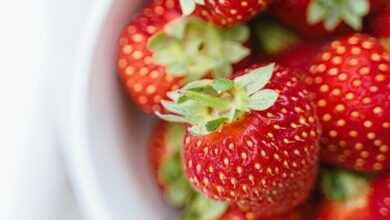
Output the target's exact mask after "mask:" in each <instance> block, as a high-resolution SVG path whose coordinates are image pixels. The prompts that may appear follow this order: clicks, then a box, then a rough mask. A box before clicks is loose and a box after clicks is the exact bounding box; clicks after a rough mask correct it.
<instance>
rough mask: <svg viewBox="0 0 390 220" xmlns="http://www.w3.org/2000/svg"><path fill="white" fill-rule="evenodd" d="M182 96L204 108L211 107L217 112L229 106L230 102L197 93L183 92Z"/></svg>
mask: <svg viewBox="0 0 390 220" xmlns="http://www.w3.org/2000/svg"><path fill="white" fill-rule="evenodd" d="M184 95H185V96H186V97H188V98H190V99H193V100H195V101H197V102H199V103H202V104H203V105H205V106H208V107H212V108H215V109H217V110H225V109H227V108H228V107H229V105H230V102H229V101H227V100H223V99H221V98H218V97H213V96H211V95H206V94H202V93H198V92H193V91H185V93H184Z"/></svg>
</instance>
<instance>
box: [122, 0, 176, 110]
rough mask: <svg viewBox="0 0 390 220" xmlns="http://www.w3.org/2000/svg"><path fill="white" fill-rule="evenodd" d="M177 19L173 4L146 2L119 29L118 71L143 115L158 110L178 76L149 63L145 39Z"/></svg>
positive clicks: (174, 85)
mask: <svg viewBox="0 0 390 220" xmlns="http://www.w3.org/2000/svg"><path fill="white" fill-rule="evenodd" d="M180 16H181V9H180V7H179V4H178V3H177V1H169V0H162V1H155V2H153V3H150V4H149V5H148V6H147V7H145V8H144V9H143V11H142V12H141V13H140V14H139V15H138V16H137V17H136V18H135V19H134V20H132V22H131V23H130V24H129V25H128V26H127V27H126V28H125V29H124V30H123V32H122V34H121V36H120V39H119V52H118V72H119V75H120V77H121V78H122V81H123V83H124V85H125V86H126V89H127V91H128V92H129V94H130V96H131V97H132V99H133V100H134V101H135V103H136V104H137V105H138V106H139V107H140V108H141V109H142V110H143V111H144V112H147V113H152V112H154V111H160V110H161V106H160V100H161V99H163V98H164V97H165V96H166V93H167V92H169V91H172V90H174V89H177V88H178V87H179V85H180V84H181V81H182V77H172V76H170V75H168V74H167V73H166V70H165V68H164V67H163V66H160V65H155V64H153V63H152V55H153V54H152V52H151V51H150V50H149V49H148V46H147V44H148V40H149V39H150V38H151V37H152V36H153V35H154V34H156V33H157V32H160V31H161V30H162V28H163V27H164V26H165V25H166V24H168V23H169V22H170V21H172V20H173V19H176V18H178V17H180Z"/></svg>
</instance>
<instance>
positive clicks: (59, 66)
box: [0, 0, 93, 220]
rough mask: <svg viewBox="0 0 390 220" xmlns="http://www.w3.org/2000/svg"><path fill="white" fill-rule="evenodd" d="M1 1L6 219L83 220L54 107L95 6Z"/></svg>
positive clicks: (1, 204)
mask: <svg viewBox="0 0 390 220" xmlns="http://www.w3.org/2000/svg"><path fill="white" fill-rule="evenodd" d="M0 2H1V3H2V4H1V7H0V26H1V27H2V28H1V31H0V33H1V35H0V58H1V61H0V76H1V81H0V82H1V83H0V100H1V102H0V109H1V110H0V113H1V114H0V146H1V147H0V149H1V153H0V174H1V175H0V195H1V196H0V219H8V220H30V219H31V220H46V219H51V220H52V219H56V220H62V219H69V220H71V219H74V220H76V219H81V217H80V212H79V210H78V208H77V206H76V203H75V198H74V196H73V193H72V191H71V188H70V185H69V181H68V178H67V175H66V173H65V168H64V164H63V159H62V158H61V156H60V155H61V154H60V147H61V140H60V139H59V136H58V132H59V131H58V130H56V128H57V126H56V123H58V121H57V120H56V116H55V115H56V112H53V109H54V108H52V106H54V105H56V103H58V102H62V101H64V100H61V97H63V96H62V95H63V94H60V91H61V89H60V88H64V87H66V86H67V83H68V82H67V81H66V80H69V77H63V76H64V75H66V74H69V71H70V70H69V69H70V66H71V64H72V62H73V59H74V56H72V55H74V50H75V48H76V45H77V43H76V42H77V40H78V38H79V34H80V30H81V29H82V28H83V24H84V20H85V19H86V18H87V16H88V13H89V12H88V9H89V8H90V5H91V4H92V2H93V1H90V0H83V1H78V0H67V1H58V0H57V1H52V0H13V1H0ZM61 77H63V79H64V80H63V81H62V79H61ZM53 79H56V80H55V81H54V80H53ZM53 82H57V84H53ZM58 82H61V83H60V84H58ZM62 92H68V90H64V91H62ZM60 126H61V125H60Z"/></svg>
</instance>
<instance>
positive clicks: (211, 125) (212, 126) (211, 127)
mask: <svg viewBox="0 0 390 220" xmlns="http://www.w3.org/2000/svg"><path fill="white" fill-rule="evenodd" d="M227 121H228V118H225V117H222V118H217V119H214V120H212V121H209V122H207V123H206V129H207V131H215V130H217V128H219V126H221V125H222V124H223V123H225V122H227Z"/></svg>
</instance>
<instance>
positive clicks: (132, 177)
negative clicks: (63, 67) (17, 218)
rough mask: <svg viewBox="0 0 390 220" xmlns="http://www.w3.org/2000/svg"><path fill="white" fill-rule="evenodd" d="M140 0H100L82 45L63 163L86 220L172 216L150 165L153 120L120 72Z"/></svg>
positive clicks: (164, 217) (90, 19) (73, 86)
mask: <svg viewBox="0 0 390 220" xmlns="http://www.w3.org/2000/svg"><path fill="white" fill-rule="evenodd" d="M141 3H142V1H141V0H100V1H96V3H95V4H96V5H95V6H94V8H93V13H92V15H91V16H90V17H89V22H88V25H87V27H86V28H85V33H84V34H83V39H82V42H81V45H80V47H79V49H80V50H79V53H78V54H77V56H78V59H77V60H78V63H77V65H76V70H75V74H76V75H75V76H76V77H75V80H74V82H73V85H72V95H71V104H70V106H68V107H70V111H69V114H70V115H69V118H70V119H69V120H68V121H67V122H66V123H67V125H68V126H67V132H66V134H67V137H66V140H67V144H66V147H65V151H64V152H65V155H66V162H67V165H68V168H69V172H70V176H71V181H72V184H73V186H74V189H75V194H76V196H77V197H78V200H79V203H80V206H81V208H82V210H83V211H84V214H85V216H86V219H91V220H100V219H104V220H106V219H107V220H109V219H110V220H111V219H115V220H122V219H123V220H125V219H126V220H130V219H151V220H158V219H167V218H168V217H169V216H171V215H172V210H170V209H169V208H168V207H166V206H165V205H164V203H163V202H162V200H161V198H160V195H159V192H158V189H157V187H156V186H155V182H154V180H153V179H152V177H151V175H150V172H149V171H150V170H149V166H148V163H147V148H146V142H147V137H148V136H147V135H148V130H149V127H150V124H151V123H150V122H151V120H150V118H149V117H148V116H146V115H144V114H142V113H140V112H139V111H137V110H136V109H135V107H134V106H132V105H131V104H130V101H129V99H128V98H127V97H126V95H125V94H124V93H123V91H122V88H121V86H120V83H119V81H118V77H117V74H116V61H115V60H116V50H117V39H118V37H119V34H120V31H121V29H122V28H123V27H124V26H125V25H126V24H127V23H128V22H129V20H130V18H131V17H132V16H133V15H134V13H135V12H136V11H137V9H138V8H139V7H140V5H141Z"/></svg>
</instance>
